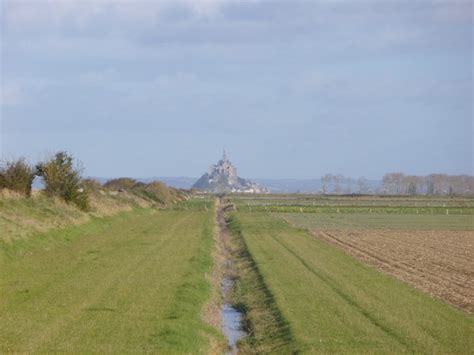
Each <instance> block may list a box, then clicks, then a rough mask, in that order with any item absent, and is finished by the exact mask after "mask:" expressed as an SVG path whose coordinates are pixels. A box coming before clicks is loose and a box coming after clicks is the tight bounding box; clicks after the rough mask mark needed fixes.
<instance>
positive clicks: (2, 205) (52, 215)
mask: <svg viewBox="0 0 474 355" xmlns="http://www.w3.org/2000/svg"><path fill="white" fill-rule="evenodd" d="M90 202H91V211H89V212H84V211H81V210H79V209H78V208H77V207H76V206H74V205H72V204H67V203H66V202H64V201H63V200H61V199H59V198H51V197H47V196H45V194H44V193H43V192H42V191H34V192H33V194H32V196H31V198H26V197H24V196H22V195H20V194H18V193H16V192H13V191H10V190H5V189H4V190H1V191H0V241H2V242H6V243H11V242H12V241H14V240H19V239H26V238H28V237H29V236H31V235H33V234H35V233H42V232H46V231H48V230H51V229H55V228H61V227H65V226H68V225H76V224H82V223H85V222H87V221H89V220H90V219H91V217H103V216H111V215H115V214H117V213H119V212H124V211H130V210H132V209H134V208H147V207H151V203H150V202H149V201H147V200H145V199H143V198H141V197H138V196H136V195H133V194H131V193H127V192H120V193H119V192H113V191H110V192H109V191H93V192H91V194H90Z"/></svg>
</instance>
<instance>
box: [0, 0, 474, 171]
mask: <svg viewBox="0 0 474 355" xmlns="http://www.w3.org/2000/svg"><path fill="white" fill-rule="evenodd" d="M0 6H1V15H0V22H1V43H2V47H1V76H2V77H1V103H0V105H1V106H0V108H1V141H0V147H1V155H2V158H12V157H19V156H24V157H26V158H28V159H29V160H30V161H31V162H35V161H37V160H38V159H42V158H44V157H45V156H48V154H51V153H53V152H55V151H57V150H67V151H69V152H71V153H73V154H74V155H75V156H76V157H77V158H79V159H80V160H82V162H83V163H84V165H85V167H86V173H87V174H89V175H93V176H107V177H110V176H122V175H125V176H134V177H146V176H198V175H200V174H201V173H203V172H204V171H206V169H207V166H208V165H209V164H210V163H213V162H214V161H216V160H218V159H219V158H220V155H221V151H222V148H223V147H225V148H227V150H228V152H229V155H230V157H231V159H232V160H233V161H234V162H235V164H236V165H237V167H238V168H239V173H240V174H241V175H242V176H246V177H267V178H268V177H274V178H283V177H293V178H315V177H316V178H317V177H320V176H321V175H323V174H324V173H342V174H345V175H351V176H354V177H357V176H366V177H369V178H380V177H381V176H382V175H383V174H384V173H386V172H392V171H402V172H405V173H408V174H429V173H433V172H444V173H449V174H460V173H467V174H473V138H472V137H473V136H474V131H473V32H472V28H473V26H474V24H473V2H472V1H451V0H450V1H426V0H422V1H411V0H410V1H408V0H406V1H329V0H328V1H294V0H292V1H290V0H288V1H258V0H245V1H244V0H241V1H218V0H212V1H195V0H183V1H142V2H137V1H123V0H122V1H120V2H117V1H107V0H102V1H99V0H83V1H67V0H63V1H46V0H45V1H41V0H37V1H8V0H2V1H1V5H0Z"/></svg>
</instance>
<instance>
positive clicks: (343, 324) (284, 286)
mask: <svg viewBox="0 0 474 355" xmlns="http://www.w3.org/2000/svg"><path fill="white" fill-rule="evenodd" d="M236 215H237V218H238V219H239V221H240V224H241V229H242V236H243V239H244V241H245V243H246V245H247V248H248V251H249V253H250V254H251V255H252V258H253V259H254V261H255V263H256V266H257V267H258V269H259V271H260V273H261V275H262V277H263V279H264V281H265V284H266V286H267V287H268V289H269V291H270V293H271V294H272V296H273V299H274V302H275V304H276V306H277V308H278V309H279V310H280V312H281V314H282V315H283V317H284V318H285V319H286V321H287V322H288V324H289V331H290V332H291V334H292V336H293V337H294V339H295V340H294V342H295V343H296V344H295V346H296V348H298V349H299V350H301V351H303V352H308V353H311V352H345V353H354V352H359V353H380V352H424V353H469V352H470V351H471V350H472V349H473V348H474V340H473V338H472V336H471V335H472V333H473V332H474V318H473V317H472V316H470V315H468V314H465V313H463V312H462V311H459V310H457V309H455V308H453V307H451V306H449V305H447V304H444V303H442V302H440V301H437V300H435V299H433V298H431V297H429V296H428V295H425V294H423V293H421V292H419V291H418V290H415V289H413V288H411V287H410V286H407V285H405V284H403V283H401V282H399V281H397V280H395V279H393V278H391V277H389V276H386V275H384V274H383V273H380V272H378V271H377V270H375V269H373V268H370V267H368V266H366V265H364V264H363V263H361V262H359V261H358V260H357V259H355V258H352V257H351V256H349V255H347V254H346V253H345V252H344V251H342V250H340V249H338V248H337V247H335V246H333V245H331V244H328V243H327V242H326V241H323V240H319V239H317V238H315V237H314V236H312V235H311V234H309V233H307V232H306V231H304V230H302V229H296V228H292V227H290V226H289V225H288V224H287V223H285V222H284V221H283V220H281V219H278V218H276V217H272V216H271V215H270V214H268V213H255V212H254V213H245V212H238V213H237V214H236Z"/></svg>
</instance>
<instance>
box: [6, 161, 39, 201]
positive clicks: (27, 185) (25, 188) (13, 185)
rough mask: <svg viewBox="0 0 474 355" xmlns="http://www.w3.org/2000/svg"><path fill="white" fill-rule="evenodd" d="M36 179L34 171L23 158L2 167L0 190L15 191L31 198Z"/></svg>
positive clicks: (8, 162)
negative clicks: (32, 186)
mask: <svg viewBox="0 0 474 355" xmlns="http://www.w3.org/2000/svg"><path fill="white" fill-rule="evenodd" d="M34 178H35V171H34V169H33V168H32V167H31V166H30V165H29V164H28V163H26V162H25V159H23V158H20V159H18V160H12V161H7V162H5V163H4V164H2V166H0V189H2V188H5V189H9V190H13V191H16V192H19V193H21V194H23V195H25V196H28V197H29V196H30V195H31V185H32V184H33V180H34Z"/></svg>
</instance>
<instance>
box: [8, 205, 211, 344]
mask: <svg viewBox="0 0 474 355" xmlns="http://www.w3.org/2000/svg"><path fill="white" fill-rule="evenodd" d="M213 217H214V215H213V212H212V211H204V210H201V211H199V210H198V209H195V210H193V211H171V210H168V211H153V210H138V211H132V212H125V213H122V214H120V215H116V216H113V217H107V218H101V219H92V220H91V221H89V222H88V223H86V224H83V225H80V226H70V227H67V228H66V229H59V230H55V231H52V232H47V234H43V235H37V236H35V237H34V238H33V237H32V238H31V240H30V241H23V242H21V241H18V242H17V243H10V244H3V245H2V249H1V250H0V258H1V259H0V269H1V271H2V272H1V273H0V294H1V297H0V352H51V351H54V352H62V351H67V352H68V351H69V352H70V351H74V352H121V353H122V352H142V351H151V352H162V353H168V352H188V353H189V352H201V353H207V352H209V351H210V349H211V345H212V343H213V342H215V339H219V337H220V335H219V334H218V331H217V330H215V329H214V328H211V327H210V326H208V325H206V324H205V323H204V322H203V321H202V315H201V312H202V308H203V305H204V304H205V303H206V302H207V301H208V297H209V293H210V290H209V288H210V286H209V283H208V282H207V281H206V276H205V275H206V273H207V272H208V270H209V268H210V267H211V264H212V259H211V249H212V240H213V223H214V221H213ZM33 240H34V241H33Z"/></svg>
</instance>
